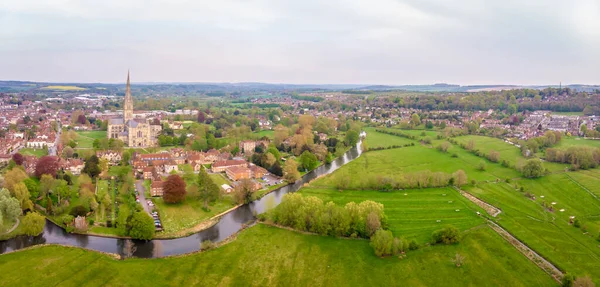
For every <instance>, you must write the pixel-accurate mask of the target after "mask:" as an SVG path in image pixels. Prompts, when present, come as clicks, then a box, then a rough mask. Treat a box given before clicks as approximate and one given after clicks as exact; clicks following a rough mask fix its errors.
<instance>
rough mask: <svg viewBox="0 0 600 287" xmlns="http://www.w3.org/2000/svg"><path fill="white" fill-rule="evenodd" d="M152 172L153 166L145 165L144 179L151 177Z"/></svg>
mask: <svg viewBox="0 0 600 287" xmlns="http://www.w3.org/2000/svg"><path fill="white" fill-rule="evenodd" d="M153 174H154V167H151V166H147V167H144V169H143V176H144V179H152V175H153Z"/></svg>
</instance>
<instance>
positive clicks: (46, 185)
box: [40, 174, 56, 196]
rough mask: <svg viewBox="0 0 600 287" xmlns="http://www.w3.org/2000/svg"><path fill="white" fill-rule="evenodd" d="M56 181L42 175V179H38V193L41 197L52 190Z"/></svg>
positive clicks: (46, 175)
mask: <svg viewBox="0 0 600 287" xmlns="http://www.w3.org/2000/svg"><path fill="white" fill-rule="evenodd" d="M55 182H56V180H55V179H54V177H52V176H50V175H48V174H44V175H42V178H40V193H41V195H42V196H46V195H47V194H48V193H50V191H52V190H53V189H54V185H55Z"/></svg>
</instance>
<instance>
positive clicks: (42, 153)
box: [19, 148, 48, 157]
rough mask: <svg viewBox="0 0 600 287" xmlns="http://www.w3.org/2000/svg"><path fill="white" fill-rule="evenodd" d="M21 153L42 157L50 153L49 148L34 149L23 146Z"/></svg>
mask: <svg viewBox="0 0 600 287" xmlns="http://www.w3.org/2000/svg"><path fill="white" fill-rule="evenodd" d="M19 153H20V154H22V155H33V156H36V157H42V156H45V155H48V150H47V149H43V148H38V149H33V148H22V149H20V150H19Z"/></svg>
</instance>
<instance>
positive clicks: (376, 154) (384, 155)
mask: <svg viewBox="0 0 600 287" xmlns="http://www.w3.org/2000/svg"><path fill="white" fill-rule="evenodd" d="M452 153H456V154H457V157H451V154H452ZM481 161H482V159H480V158H479V157H477V156H475V155H472V154H470V153H468V152H466V151H464V150H462V149H461V148H459V147H451V148H450V149H449V152H448V153H443V152H441V151H438V150H437V149H434V148H429V147H425V146H421V145H417V146H413V147H405V148H399V149H390V150H381V151H371V152H367V153H364V154H363V155H362V156H361V157H359V158H358V159H356V160H354V161H352V162H351V163H349V164H347V165H345V166H344V167H342V168H340V170H339V171H337V172H335V173H333V174H332V175H330V176H327V177H325V178H323V179H320V180H319V181H318V182H316V183H315V184H314V185H316V186H325V187H335V186H336V183H338V182H340V181H341V180H342V178H346V179H345V180H347V181H348V183H349V184H348V187H349V188H351V189H357V188H360V186H361V182H362V181H364V180H367V179H369V178H373V177H377V176H379V175H389V176H393V175H398V174H403V173H414V172H419V171H425V170H429V171H431V172H438V171H440V172H445V173H453V172H455V171H457V170H459V169H462V170H464V171H465V172H466V174H467V176H468V179H469V181H470V180H472V179H473V180H476V181H495V180H496V179H498V178H501V179H505V178H514V177H518V176H519V173H518V172H516V171H515V170H512V169H509V168H504V167H502V166H500V164H494V163H488V164H487V167H486V170H485V171H480V170H477V165H478V164H479V163H480V162H481ZM484 161H485V160H484ZM358 175H360V176H358Z"/></svg>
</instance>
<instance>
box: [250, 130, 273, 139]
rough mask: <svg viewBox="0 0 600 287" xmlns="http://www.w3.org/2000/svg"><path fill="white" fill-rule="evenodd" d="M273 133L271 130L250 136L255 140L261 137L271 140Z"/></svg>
mask: <svg viewBox="0 0 600 287" xmlns="http://www.w3.org/2000/svg"><path fill="white" fill-rule="evenodd" d="M274 133H275V132H274V131H272V130H262V131H259V132H255V133H252V135H253V137H255V138H257V139H259V138H262V137H268V138H270V139H273V134H274Z"/></svg>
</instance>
